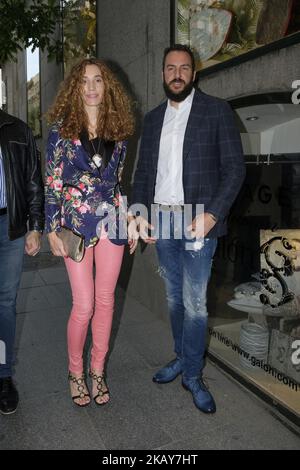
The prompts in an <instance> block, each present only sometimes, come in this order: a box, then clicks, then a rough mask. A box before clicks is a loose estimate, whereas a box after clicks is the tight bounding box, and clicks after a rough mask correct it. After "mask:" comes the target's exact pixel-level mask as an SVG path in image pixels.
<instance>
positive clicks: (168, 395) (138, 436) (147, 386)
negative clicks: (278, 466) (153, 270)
mask: <svg viewBox="0 0 300 470" xmlns="http://www.w3.org/2000/svg"><path fill="white" fill-rule="evenodd" d="M70 305H71V294H70V289H69V284H68V280H67V274H66V272H65V268H64V265H63V262H62V260H60V259H58V258H55V257H53V256H52V255H51V254H50V253H49V252H48V247H47V245H46V244H45V246H44V247H43V251H42V253H40V255H39V256H38V257H36V258H29V257H26V260H25V265H24V272H23V276H22V284H21V290H20V293H19V297H18V316H17V320H18V322H17V323H18V328H17V342H16V345H17V364H16V383H17V385H18V389H19V392H20V404H19V407H18V410H17V412H16V413H15V414H14V415H10V416H3V415H0V449H96V450H101V449H103V450H104V449H107V450H108V449H113V450H116V449H119V450H122V449H146V450H151V449H156V450H158V449H159V450H204V449H300V430H298V431H297V429H296V428H295V427H294V426H291V425H287V424H285V423H283V422H282V421H281V418H278V416H277V415H276V414H275V412H274V410H273V409H271V408H269V407H268V406H267V405H265V404H264V403H263V402H262V401H260V400H259V399H258V398H256V397H255V396H254V395H252V394H251V393H250V392H248V391H247V390H246V389H244V388H242V386H241V385H239V384H237V383H236V382H234V381H233V380H232V379H231V378H229V377H227V376H226V375H225V374H224V373H223V372H222V371H221V370H219V369H218V368H216V367H215V366H214V365H212V364H210V363H208V365H207V366H206V368H205V378H206V380H207V382H208V384H209V386H210V390H211V391H212V393H213V395H214V397H215V400H216V403H217V412H216V414H215V415H205V414H203V413H201V412H200V411H198V410H197V409H196V408H195V406H194V405H193V402H192V398H191V395H190V394H189V393H187V392H186V391H185V390H184V389H183V388H182V387H181V384H180V378H177V379H176V380H175V381H174V382H172V383H170V384H167V385H156V384H154V383H152V380H151V379H152V375H153V373H154V372H155V371H156V369H157V368H159V367H160V366H162V365H163V364H164V363H166V362H168V361H169V360H170V359H172V340H171V335H170V330H169V326H168V324H167V323H165V322H163V321H161V320H159V319H158V318H156V316H155V314H154V313H152V312H150V311H149V310H147V309H146V308H145V307H144V306H142V305H141V304H140V303H138V302H137V301H135V300H134V299H133V298H131V297H129V296H127V295H126V294H125V292H124V291H123V290H121V289H118V290H117V295H116V314H115V320H114V326H113V333H112V341H111V353H110V357H109V361H108V369H107V381H108V384H109V387H110V392H111V402H110V403H109V404H108V405H107V406H104V407H96V405H95V404H94V403H92V404H91V405H90V406H88V407H86V408H82V409H80V408H78V407H75V406H74V405H73V404H72V401H71V398H70V395H69V386H68V381H67V351H66V324H67V319H68V315H69V310H70Z"/></svg>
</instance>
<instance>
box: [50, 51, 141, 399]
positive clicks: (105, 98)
mask: <svg viewBox="0 0 300 470" xmlns="http://www.w3.org/2000/svg"><path fill="white" fill-rule="evenodd" d="M48 118H49V121H50V123H51V124H52V127H51V129H50V133H49V138H48V145H47V166H46V228H47V233H48V240H49V244H50V247H51V251H52V253H53V254H54V255H55V256H63V257H64V259H65V264H66V268H67V272H68V276H69V280H70V284H71V289H72V296H73V306H72V310H71V315H70V318H69V322H68V329H67V337H68V354H69V380H70V388H71V396H72V399H73V402H74V403H75V404H76V405H78V406H86V405H88V404H89V403H90V401H91V398H90V394H89V390H88V387H87V384H86V382H85V375H84V370H83V357H82V356H83V348H84V344H85V341H86V335H87V330H88V326H89V323H90V320H91V328H92V337H93V340H92V351H91V364H90V366H89V375H90V377H91V379H92V397H93V398H94V401H95V403H96V404H97V405H103V404H105V403H107V402H108V400H109V391H108V387H107V385H106V383H105V379H104V372H103V371H104V364H105V357H106V354H107V351H108V346H109V338H110V332H111V325H112V317H113V309H114V292H115V287H116V283H117V279H118V276H119V272H120V268H121V263H122V257H123V251H124V244H125V243H127V240H125V237H123V239H122V238H120V237H119V238H118V233H119V232H118V230H117V232H118V233H117V237H115V238H113V237H112V238H111V237H110V236H109V233H108V231H107V225H105V224H104V223H102V225H101V224H99V223H100V222H101V220H104V219H105V217H103V210H102V211H101V210H100V212H99V208H100V209H105V208H106V207H110V208H111V207H112V208H117V206H118V205H119V200H120V199H119V182H120V177H121V173H122V169H123V165H124V160H125V155H126V148H127V141H126V139H127V138H128V137H129V136H130V135H132V134H133V132H134V119H133V114H132V111H131V103H130V100H129V97H128V96H127V94H126V93H125V91H124V89H123V87H122V86H121V84H120V83H119V81H118V80H117V79H116V77H115V76H114V75H113V73H112V72H111V70H110V69H109V67H108V66H107V65H106V64H105V62H103V61H102V60H99V59H95V58H89V59H83V60H81V61H80V62H79V63H78V64H76V65H75V66H74V67H73V68H72V70H71V72H70V74H69V76H68V77H67V78H66V80H65V81H64V82H63V83H62V85H61V88H60V90H59V92H58V94H57V97H56V100H55V103H54V105H53V106H52V108H51V109H50V111H49V113H48ZM99 213H100V214H102V215H99ZM62 227H67V228H69V229H71V230H73V231H74V232H75V233H76V234H79V235H81V236H82V237H83V238H84V244H85V253H84V257H83V259H82V261H80V262H75V261H73V259H71V258H70V257H68V253H67V251H66V246H64V244H63V241H62V239H61V238H60V234H59V232H61V231H62ZM99 227H100V228H99ZM129 244H130V253H133V252H134V250H135V248H136V245H137V240H134V239H133V238H132V239H129ZM94 264H95V267H96V269H95V277H94V275H93V266H94Z"/></svg>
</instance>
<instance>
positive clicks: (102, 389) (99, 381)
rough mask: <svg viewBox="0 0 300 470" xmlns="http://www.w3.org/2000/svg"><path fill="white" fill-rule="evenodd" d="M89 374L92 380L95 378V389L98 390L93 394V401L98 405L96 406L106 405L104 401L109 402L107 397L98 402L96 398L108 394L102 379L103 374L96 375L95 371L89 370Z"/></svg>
mask: <svg viewBox="0 0 300 470" xmlns="http://www.w3.org/2000/svg"><path fill="white" fill-rule="evenodd" d="M89 376H90V377H91V378H92V379H93V380H96V382H97V390H98V393H97V395H95V396H94V397H93V399H94V402H95V403H96V405H98V406H102V405H106V403H108V402H109V399H108V400H107V401H104V402H102V403H99V402H98V401H97V398H102V397H104V396H105V395H108V396H109V390H108V388H107V385H106V383H105V380H104V374H101V375H97V374H96V373H95V372H93V371H90V372H89ZM105 388H106V390H105Z"/></svg>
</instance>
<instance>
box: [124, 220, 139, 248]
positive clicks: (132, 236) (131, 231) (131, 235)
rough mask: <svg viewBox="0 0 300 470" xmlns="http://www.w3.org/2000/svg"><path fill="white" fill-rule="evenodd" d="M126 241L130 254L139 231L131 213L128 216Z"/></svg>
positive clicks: (136, 244) (137, 238) (134, 246)
mask: <svg viewBox="0 0 300 470" xmlns="http://www.w3.org/2000/svg"><path fill="white" fill-rule="evenodd" d="M127 232H128V243H129V253H130V254H131V255H132V254H133V253H134V252H135V250H136V248H137V246H138V241H139V232H138V228H137V223H136V220H135V217H134V216H133V215H129V216H128V228H127Z"/></svg>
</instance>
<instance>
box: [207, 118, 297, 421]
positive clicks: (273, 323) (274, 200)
mask: <svg viewBox="0 0 300 470" xmlns="http://www.w3.org/2000/svg"><path fill="white" fill-rule="evenodd" d="M292 111H293V112H295V111H294V109H292ZM297 112H299V113H300V109H299V111H298V110H297ZM299 117H300V114H299V116H298V118H299ZM273 118H274V116H273ZM289 118H290V116H287V120H288V119H289ZM293 118H294V116H293ZM280 119H281V121H282V116H280ZM292 121H293V122H292ZM299 122H300V119H299V121H298V126H295V128H298V129H299ZM295 123H296V121H295V120H294V119H291V126H293V124H295ZM281 125H284V123H282V122H281ZM260 127H261V128H262V127H263V125H262V124H260ZM275 127H276V131H277V130H278V129H279V126H278V125H277V126H275ZM275 127H274V126H273V128H272V131H273V133H272V132H271V133H270V135H272V142H271V145H273V142H274V141H275V137H276V136H275V134H274V132H275V131H274V129H275ZM265 131H266V132H268V131H270V129H265ZM286 137H287V140H286V143H285V145H286V146H287V147H288V146H289V142H290V140H291V139H289V138H288V136H286ZM245 159H246V169H247V174H246V179H245V182H244V184H243V187H242V189H241V191H240V194H239V196H238V198H237V200H236V201H235V204H234V207H233V208H232V211H231V213H230V216H229V220H228V223H229V232H228V235H227V236H226V237H224V238H221V239H220V241H219V246H218V249H217V253H216V256H215V261H214V266H213V272H212V280H211V283H210V288H209V296H208V299H209V304H208V307H209V312H210V323H209V351H210V353H211V354H212V355H213V356H215V357H216V358H217V359H219V360H221V361H222V362H223V363H224V364H225V365H227V366H229V367H230V368H231V369H232V370H234V371H235V372H236V373H238V374H239V375H241V376H243V377H245V378H247V380H248V381H249V382H252V384H253V385H255V386H256V387H258V388H259V389H260V390H261V391H263V392H264V393H266V394H267V395H269V396H270V397H271V398H272V399H273V400H274V402H277V403H280V404H282V405H283V406H284V407H286V408H287V409H289V410H290V411H291V412H292V413H294V414H295V415H297V416H298V417H300V144H299V153H286V154H271V155H259V156H257V155H255V156H254V155H246V156H245Z"/></svg>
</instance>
